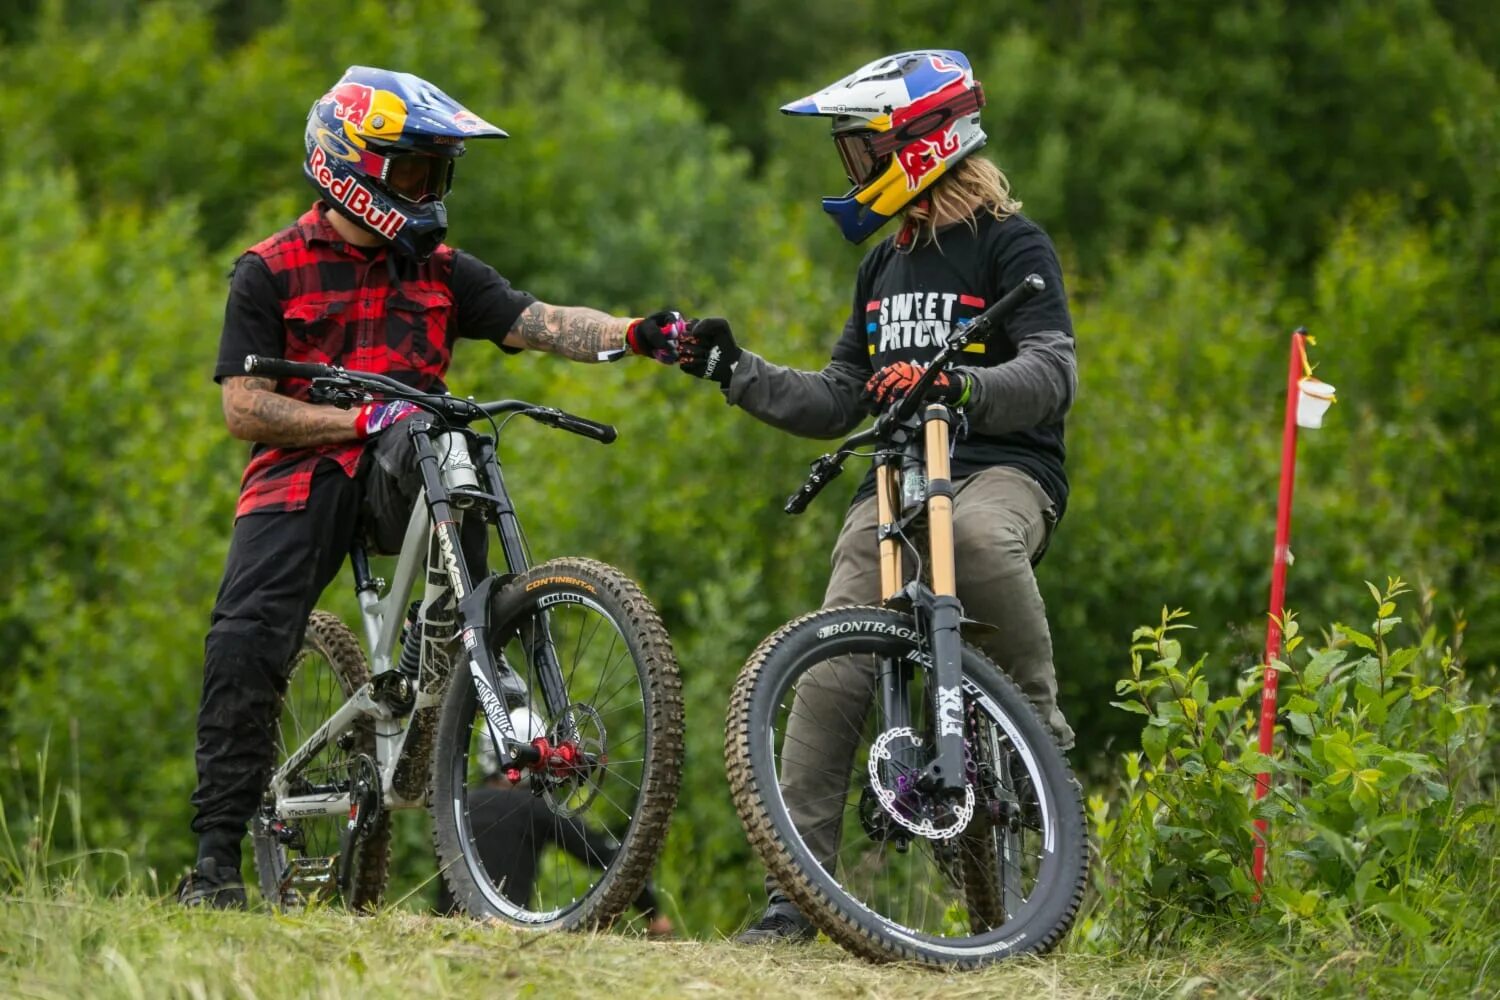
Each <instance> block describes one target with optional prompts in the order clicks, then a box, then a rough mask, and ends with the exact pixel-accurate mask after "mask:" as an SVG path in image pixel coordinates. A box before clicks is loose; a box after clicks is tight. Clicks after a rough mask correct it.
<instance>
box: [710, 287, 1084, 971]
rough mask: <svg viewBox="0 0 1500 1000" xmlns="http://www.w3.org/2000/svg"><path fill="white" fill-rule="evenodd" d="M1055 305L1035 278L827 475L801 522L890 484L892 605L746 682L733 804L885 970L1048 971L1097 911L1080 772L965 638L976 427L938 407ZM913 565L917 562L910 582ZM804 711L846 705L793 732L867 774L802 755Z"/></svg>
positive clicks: (828, 915) (758, 669)
mask: <svg viewBox="0 0 1500 1000" xmlns="http://www.w3.org/2000/svg"><path fill="white" fill-rule="evenodd" d="M1043 288H1045V283H1044V282H1043V279H1042V278H1041V277H1039V276H1037V275H1029V276H1028V277H1027V278H1026V279H1025V280H1024V281H1023V282H1022V283H1021V284H1020V285H1019V286H1017V287H1016V288H1015V289H1013V290H1012V291H1010V292H1009V293H1007V294H1006V295H1005V296H1004V297H1003V298H1001V299H1000V300H999V301H998V302H996V303H995V304H994V305H993V306H991V307H990V308H989V309H987V310H985V311H984V312H983V313H981V314H980V315H979V316H977V317H975V318H974V320H973V321H972V322H970V323H968V324H966V325H964V326H961V327H959V328H958V329H957V330H955V331H954V332H953V334H952V335H951V336H950V337H949V339H948V341H947V343H946V345H945V346H944V347H943V349H942V350H941V351H940V352H939V353H938V355H937V356H936V358H935V359H934V360H933V362H932V363H931V365H930V366H929V367H928V369H927V371H926V372H925V373H924V374H923V376H922V378H921V379H920V381H919V382H918V383H917V384H916V385H915V386H914V387H913V389H912V391H911V392H910V393H908V394H907V396H906V397H905V398H904V399H903V400H902V401H901V402H900V403H898V404H897V405H895V406H893V407H891V408H890V409H888V410H887V411H886V412H885V413H884V414H882V415H881V416H880V417H879V418H878V419H877V420H876V422H875V424H874V426H873V427H871V428H870V429H869V430H866V431H864V432H862V433H860V434H856V435H854V436H853V437H851V438H849V439H848V440H846V441H845V442H844V443H843V444H842V445H841V446H840V447H839V448H838V449H837V451H836V452H835V453H833V454H831V455H824V456H822V457H821V458H819V459H818V460H817V461H815V462H814V463H813V465H812V471H811V473H810V474H809V476H808V478H807V481H806V482H805V483H804V484H803V486H802V487H801V489H799V490H798V492H797V493H795V494H794V495H793V496H792V497H791V498H790V499H789V500H788V501H787V504H786V510H787V513H789V514H797V513H801V512H802V511H803V510H805V509H806V508H807V505H808V504H809V503H810V502H811V501H812V499H813V498H814V497H815V496H816V495H817V494H818V492H819V491H820V490H822V488H823V487H824V486H825V485H827V483H828V482H829V481H830V480H831V479H833V478H834V477H835V476H837V475H838V474H839V473H840V472H841V471H842V469H843V464H844V462H845V460H846V459H847V458H849V457H850V456H851V455H854V454H858V452H857V449H859V448H862V447H865V446H867V445H871V444H873V445H874V450H873V453H868V452H867V453H864V457H870V458H872V459H873V462H874V466H875V483H876V497H877V501H876V502H877V510H878V512H879V522H880V530H879V534H878V545H879V548H880V575H881V589H882V597H883V601H882V604H881V605H880V606H878V607H846V608H832V609H827V610H823V611H817V612H814V613H812V614H810V615H806V616H804V617H802V618H799V619H797V620H795V621H792V622H790V623H788V624H787V625H785V626H783V627H782V628H781V629H780V630H778V631H777V632H775V633H773V634H772V635H770V636H769V637H767V638H766V639H765V640H764V641H763V642H762V643H761V644H760V646H759V647H758V648H757V649H756V650H755V652H754V653H753V654H752V655H751V657H750V659H749V661H748V662H746V664H745V666H744V668H743V670H742V671H741V672H740V675H739V678H738V680H737V681H736V684H735V687H734V693H733V696H732V698H731V701H730V707H729V718H728V724H727V726H726V730H725V755H726V759H727V766H728V772H729V784H730V790H731V792H732V794H733V797H734V803H735V807H736V809H737V810H738V811H739V814H740V819H741V821H742V822H743V823H744V826H745V830H746V833H747V834H748V835H749V838H750V842H751V844H752V845H753V846H754V848H755V850H756V852H757V853H758V854H759V855H760V858H761V860H762V861H763V862H764V863H765V865H766V867H767V869H768V870H769V871H770V873H771V875H772V877H773V878H775V880H776V881H777V883H778V884H779V885H780V887H781V889H782V890H783V891H784V892H785V893H786V894H787V895H788V896H789V897H790V898H791V899H792V901H793V902H795V903H796V905H797V906H798V907H799V908H800V909H801V911H802V912H803V913H804V914H805V915H806V916H807V917H808V918H809V919H810V920H811V921H812V922H813V923H814V924H815V925H816V926H817V927H818V928H819V929H821V930H822V931H823V932H824V933H826V934H827V935H828V936H829V937H831V938H833V939H834V940H835V941H837V942H838V943H839V944H841V945H843V946H844V947H845V948H847V949H849V950H850V951H852V952H854V953H856V954H859V955H862V956H864V957H866V958H869V959H873V960H876V961H892V960H907V961H916V962H920V963H923V964H927V965H935V966H945V967H956V968H972V967H976V966H980V965H985V964H989V963H991V962H995V961H998V960H1000V959H1003V958H1007V957H1009V956H1012V955H1018V954H1025V953H1029V952H1042V951H1046V950H1047V949H1049V948H1051V947H1052V946H1053V945H1055V944H1056V943H1057V941H1058V940H1059V939H1060V938H1061V937H1062V935H1063V934H1064V933H1065V932H1066V931H1067V929H1068V927H1069V926H1071V924H1072V922H1073V918H1074V917H1075V916H1076V914H1077V912H1078V907H1079V904H1080V903H1081V901H1082V897H1083V888H1084V883H1085V880H1086V878H1087V874H1088V840H1087V835H1086V831H1085V825H1084V812H1083V801H1082V794H1081V791H1080V789H1079V786H1078V784H1077V782H1076V780H1075V779H1074V778H1073V775H1072V772H1071V771H1070V770H1069V767H1068V763H1067V760H1066V758H1065V757H1064V756H1063V754H1062V751H1061V750H1059V749H1058V746H1057V742H1056V740H1055V739H1054V738H1053V736H1052V735H1051V733H1050V732H1049V731H1048V730H1047V728H1046V726H1045V725H1044V724H1043V722H1042V720H1041V718H1040V717H1039V715H1038V714H1037V712H1036V710H1035V709H1034V708H1033V707H1032V705H1031V702H1030V700H1029V699H1028V698H1027V697H1026V695H1025V694H1024V693H1023V692H1022V691H1021V689H1020V688H1019V687H1017V686H1016V684H1015V683H1014V682H1013V681H1011V679H1010V678H1008V677H1007V676H1006V675H1005V674H1004V673H1002V672H1001V670H1000V669H999V668H998V667H996V665H995V664H994V663H993V662H992V661H991V660H990V659H989V658H988V657H986V656H985V655H984V654H983V653H982V652H980V651H979V650H978V649H976V648H975V647H973V646H972V645H969V644H968V643H967V642H965V641H964V638H963V635H964V634H965V633H969V634H972V633H973V632H974V631H975V630H985V629H992V628H993V626H985V625H983V624H981V623H979V622H974V621H970V620H969V619H966V618H965V617H964V616H963V608H962V606H961V605H960V603H959V600H958V598H957V596H956V578H955V569H954V549H953V496H954V489H953V484H952V482H951V480H950V475H949V473H950V467H949V444H950V440H951V434H952V427H951V425H952V423H953V422H954V421H955V420H956V419H957V416H956V414H955V413H954V411H953V410H951V409H950V408H949V407H947V406H945V405H942V404H926V405H924V403H923V400H924V398H925V394H926V390H927V389H928V387H929V386H930V385H931V384H932V382H933V381H934V380H935V379H936V378H937V376H938V374H939V373H941V372H943V371H944V370H945V369H946V368H948V367H949V366H950V365H951V364H952V363H953V361H954V359H955V358H957V357H958V356H959V355H960V352H961V351H962V350H963V349H964V347H966V346H967V345H969V344H974V343H979V342H982V341H983V340H984V339H985V338H986V337H988V336H990V335H991V333H992V332H994V331H995V330H996V329H997V327H998V325H999V321H1000V320H1001V319H1002V318H1003V317H1004V316H1006V315H1008V314H1009V313H1010V312H1012V311H1014V310H1015V308H1016V307H1017V306H1019V305H1020V303H1022V302H1023V301H1025V300H1026V299H1027V298H1029V297H1030V296H1031V295H1034V294H1035V293H1036V292H1038V291H1040V290H1042V289H1043ZM924 538H925V541H926V545H925V548H926V550H927V551H926V553H925V555H926V559H925V570H926V571H925V572H923V571H922V561H923V552H922V548H923V546H922V545H921V544H920V543H921V542H922V541H923V540H924ZM904 552H910V553H911V554H912V555H913V556H915V558H916V560H917V566H918V572H916V573H913V574H911V576H912V579H911V580H910V581H909V582H904V581H906V580H907V574H905V573H904V572H903V566H902V556H903V554H904ZM929 579H930V585H929V583H928V582H927V580H929ZM851 679H853V680H852V681H851ZM799 695H801V696H808V697H809V703H811V698H812V697H813V696H816V697H817V701H818V703H819V704H820V705H824V706H826V705H828V704H829V703H834V704H836V706H837V707H838V709H839V711H838V712H837V713H836V714H837V716H838V717H829V716H826V715H820V716H818V717H816V718H813V717H807V718H800V717H799V718H798V719H797V720H796V722H795V723H794V724H793V725H794V726H796V725H800V726H819V727H837V729H838V730H839V731H840V732H842V733H843V734H844V736H845V737H846V739H847V745H849V746H850V747H851V749H852V759H847V760H816V759H812V760H810V759H809V758H811V757H812V755H811V753H810V752H809V751H806V750H803V749H802V748H800V747H799V746H798V740H797V738H796V736H795V735H794V734H793V732H792V728H793V727H792V726H789V725H788V723H789V722H790V721H792V718H793V715H794V713H796V712H797V711H798V710H797V709H796V707H795V706H796V703H797V700H798V697H799ZM872 703H873V710H872ZM789 756H790V757H795V758H796V759H797V761H798V764H797V766H798V767H800V768H803V769H806V768H814V770H813V771H812V772H811V773H813V774H817V773H818V771H819V770H821V771H822V772H823V773H822V777H821V779H820V780H819V781H818V782H817V783H818V784H819V785H820V786H821V787H822V788H824V789H827V788H839V789H843V791H842V792H841V793H839V794H838V795H837V796H836V798H837V799H838V801H837V804H836V805H826V806H823V807H821V808H818V807H817V803H816V801H814V802H813V803H811V804H810V805H811V806H812V808H809V809H806V810H799V808H798V805H797V803H798V802H799V801H800V800H798V799H797V797H796V796H797V794H807V793H805V792H804V791H802V790H797V789H792V790H791V791H792V792H794V793H795V794H792V795H789V794H788V791H789V789H788V788H784V787H783V778H782V767H783V763H784V761H785V760H786V759H787V758H788V757H789ZM801 773H802V774H803V775H805V774H807V773H808V772H807V771H806V770H804V771H802V772H801ZM789 798H792V799H793V804H791V805H789V802H788V799H789ZM799 811H800V812H801V815H802V816H803V817H804V821H805V822H808V823H812V822H814V820H813V819H811V818H810V815H811V813H812V812H817V813H820V814H821V815H822V816H824V817H831V822H833V823H834V824H836V825H837V830H838V832H837V833H836V834H835V837H836V839H837V842H838V846H837V848H836V853H835V856H833V857H826V856H824V857H819V856H818V855H817V854H816V853H815V852H814V851H813V850H812V849H811V848H810V847H809V846H808V843H807V841H806V840H805V839H804V833H810V832H811V830H810V829H809V830H808V831H804V830H802V829H800V828H799V825H798V819H797V814H798V813H799ZM828 821H829V820H828V819H819V820H817V821H816V822H828Z"/></svg>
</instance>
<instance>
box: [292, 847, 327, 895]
mask: <svg viewBox="0 0 1500 1000" xmlns="http://www.w3.org/2000/svg"><path fill="white" fill-rule="evenodd" d="M338 860H339V857H338V855H337V854H331V855H329V856H328V857H324V858H293V859H292V860H291V863H290V864H288V865H287V870H286V875H285V876H284V877H283V878H282V880H281V883H282V891H283V894H286V893H298V894H301V893H305V892H312V893H327V892H332V891H333V889H334V885H335V882H334V879H335V877H336V875H337V872H336V870H335V869H336V868H337V866H338Z"/></svg>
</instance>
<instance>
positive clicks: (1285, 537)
mask: <svg viewBox="0 0 1500 1000" xmlns="http://www.w3.org/2000/svg"><path fill="white" fill-rule="evenodd" d="M1307 339H1308V337H1307V330H1306V329H1304V328H1303V327H1300V326H1299V327H1298V328H1297V329H1296V331H1295V332H1294V333H1293V334H1292V350H1291V358H1290V361H1289V363H1288V365H1287V376H1286V418H1285V421H1284V423H1283V425H1282V431H1281V491H1280V494H1279V495H1278V497H1277V501H1276V553H1275V556H1274V558H1273V560H1272V563H1271V608H1270V617H1269V621H1268V622H1267V623H1266V658H1265V665H1264V669H1265V680H1264V681H1263V683H1262V686H1261V698H1260V752H1261V753H1263V754H1265V755H1266V756H1268V757H1269V756H1270V754H1271V749H1272V746H1273V742H1272V738H1273V736H1274V734H1275V730H1276V681H1277V671H1276V668H1275V667H1274V666H1273V664H1274V663H1275V661H1276V660H1277V659H1279V658H1280V656H1281V619H1282V614H1283V611H1284V604H1285V600H1286V568H1287V566H1288V565H1290V564H1291V561H1292V554H1291V548H1290V545H1291V537H1292V483H1293V481H1294V479H1295V477H1296V470H1297V402H1298V396H1299V394H1300V391H1301V389H1300V386H1299V385H1298V383H1299V382H1300V381H1301V380H1302V378H1303V375H1304V374H1308V375H1310V374H1311V367H1310V366H1309V365H1308V363H1307V347H1306V344H1305V341H1306V340H1307ZM1270 789H1271V774H1270V772H1269V771H1262V772H1261V773H1260V774H1258V775H1256V777H1255V801H1257V802H1259V801H1260V800H1261V799H1263V798H1265V797H1266V793H1267V792H1268V791H1270ZM1267 827H1268V824H1267V823H1266V821H1265V820H1264V819H1257V820H1256V821H1255V861H1254V869H1253V870H1254V875H1255V884H1256V885H1260V884H1262V883H1263V882H1264V880H1265V877H1266V847H1267V842H1268V840H1267Z"/></svg>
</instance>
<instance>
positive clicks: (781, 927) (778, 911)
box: [734, 896, 818, 944]
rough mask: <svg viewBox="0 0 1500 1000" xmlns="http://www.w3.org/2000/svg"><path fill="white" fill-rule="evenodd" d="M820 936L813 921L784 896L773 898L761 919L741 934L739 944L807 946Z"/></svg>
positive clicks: (737, 938)
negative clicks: (783, 943) (782, 943)
mask: <svg viewBox="0 0 1500 1000" xmlns="http://www.w3.org/2000/svg"><path fill="white" fill-rule="evenodd" d="M817 936H818V929H817V928H816V927H814V926H813V925H812V921H811V920H808V919H807V918H806V917H804V916H803V915H802V911H801V910H799V909H797V906H796V904H795V903H793V902H792V901H791V900H789V899H787V898H786V897H784V896H772V897H771V901H770V903H769V904H768V905H767V906H766V912H765V913H762V914H761V915H760V919H759V920H758V921H756V922H755V923H754V924H751V925H750V926H749V927H746V928H745V929H744V930H743V931H741V932H740V933H739V936H738V937H736V938H735V939H734V940H735V942H736V943H738V944H779V943H781V942H786V943H787V944H805V943H806V942H808V941H811V940H813V939H814V938H816V937H817Z"/></svg>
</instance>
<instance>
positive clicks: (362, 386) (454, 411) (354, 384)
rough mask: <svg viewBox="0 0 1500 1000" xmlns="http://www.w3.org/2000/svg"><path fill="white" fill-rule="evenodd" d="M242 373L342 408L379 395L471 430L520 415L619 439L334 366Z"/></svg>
mask: <svg viewBox="0 0 1500 1000" xmlns="http://www.w3.org/2000/svg"><path fill="white" fill-rule="evenodd" d="M245 372H246V373H247V374H251V375H266V376H269V377H271V378H301V379H307V380H308V381H310V382H312V383H313V390H314V392H315V393H321V394H322V395H323V397H324V398H325V399H329V400H331V401H333V402H335V403H336V404H337V405H341V406H344V407H348V406H350V405H352V404H353V403H355V402H362V401H366V400H368V399H370V398H371V396H372V395H373V394H375V393H378V394H380V395H381V396H382V397H384V398H387V399H404V400H406V401H407V402H409V403H413V404H415V405H416V406H419V407H421V408H422V409H423V410H426V411H427V412H428V413H431V414H434V415H435V416H437V417H438V418H439V419H441V420H442V421H444V422H445V423H460V424H469V423H472V422H473V421H474V420H477V419H479V418H481V417H483V416H495V415H497V414H500V413H519V414H520V415H522V416H524V417H530V418H531V419H532V420H535V421H536V422H537V423H540V424H546V425H547V426H548V427H556V428H558V429H559V430H564V431H569V432H570V433H573V434H577V435H579V436H580V437H586V438H592V439H593V440H595V441H598V442H600V443H601V444H613V443H614V441H615V438H617V437H618V436H619V433H618V432H617V431H616V430H615V428H614V427H613V426H611V425H609V424H601V423H599V422H598V421H595V420H589V419H588V418H586V417H580V416H578V415H577V414H574V413H568V412H567V411H565V410H559V409H557V408H556V407H552V406H542V405H540V404H537V403H528V402H526V401H525V400H520V399H497V400H492V401H490V402H488V403H476V402H474V401H473V400H472V399H464V398H462V397H459V396H450V395H447V394H445V393H432V392H422V391H420V390H417V389H413V388H412V387H411V386H409V385H406V384H404V383H402V382H398V381H396V380H395V379H393V378H391V377H390V376H388V375H380V374H378V373H376V372H362V371H354V370H351V369H348V368H342V367H340V366H338V365H322V364H317V363H315V362H311V361H286V360H284V359H282V358H266V357H261V356H260V355H257V354H247V355H246V356H245Z"/></svg>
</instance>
